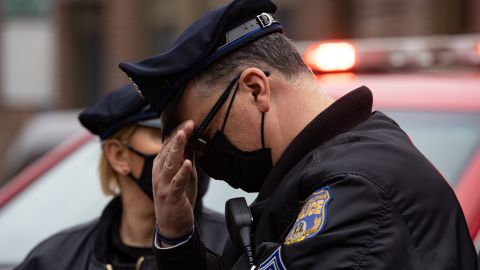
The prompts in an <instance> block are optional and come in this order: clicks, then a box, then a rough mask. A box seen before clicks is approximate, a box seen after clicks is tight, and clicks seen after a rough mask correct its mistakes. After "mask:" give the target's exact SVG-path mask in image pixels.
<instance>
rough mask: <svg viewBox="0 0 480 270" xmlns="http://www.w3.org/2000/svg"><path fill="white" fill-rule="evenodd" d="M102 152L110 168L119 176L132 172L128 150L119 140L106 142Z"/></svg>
mask: <svg viewBox="0 0 480 270" xmlns="http://www.w3.org/2000/svg"><path fill="white" fill-rule="evenodd" d="M102 150H103V153H104V154H105V157H106V158H107V160H108V163H109V164H110V166H111V167H112V168H113V169H114V170H115V171H116V172H117V173H118V174H119V175H128V174H129V173H130V172H131V171H132V169H131V167H130V155H129V152H128V149H127V148H126V147H125V146H124V145H123V144H122V143H120V142H119V141H118V140H106V141H104V142H103V143H102Z"/></svg>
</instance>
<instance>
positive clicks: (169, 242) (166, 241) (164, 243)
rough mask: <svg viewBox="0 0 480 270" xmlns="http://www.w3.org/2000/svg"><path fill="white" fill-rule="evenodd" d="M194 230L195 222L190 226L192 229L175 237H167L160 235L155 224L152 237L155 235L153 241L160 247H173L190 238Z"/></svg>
mask: <svg viewBox="0 0 480 270" xmlns="http://www.w3.org/2000/svg"><path fill="white" fill-rule="evenodd" d="M194 230H195V224H194V225H193V226H192V229H190V230H189V231H187V232H186V233H184V234H183V235H181V236H179V237H175V238H169V237H166V236H164V235H162V233H161V231H160V229H159V228H158V226H157V225H155V230H154V233H155V235H154V237H155V243H156V245H159V247H160V248H171V247H175V246H178V245H181V244H183V243H185V242H188V240H190V238H192V235H193V232H194Z"/></svg>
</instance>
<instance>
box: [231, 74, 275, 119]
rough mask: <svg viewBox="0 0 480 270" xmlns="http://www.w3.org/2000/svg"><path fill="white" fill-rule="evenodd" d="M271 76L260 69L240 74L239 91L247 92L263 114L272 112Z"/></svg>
mask: <svg viewBox="0 0 480 270" xmlns="http://www.w3.org/2000/svg"><path fill="white" fill-rule="evenodd" d="M268 76H269V74H268V73H266V72H264V71H263V70H261V69H258V68H254V67H252V68H247V69H245V70H244V71H243V72H242V73H241V74H240V79H239V81H238V83H239V91H246V92H247V93H248V94H250V95H251V96H252V101H253V102H255V105H256V106H257V107H258V109H259V110H260V111H261V112H268V111H269V110H270V83H269V81H268Z"/></svg>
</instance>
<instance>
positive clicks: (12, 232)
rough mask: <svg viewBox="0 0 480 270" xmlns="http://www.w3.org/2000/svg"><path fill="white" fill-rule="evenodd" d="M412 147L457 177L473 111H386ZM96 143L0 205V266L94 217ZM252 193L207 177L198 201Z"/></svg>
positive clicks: (215, 204)
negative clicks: (52, 236)
mask: <svg viewBox="0 0 480 270" xmlns="http://www.w3.org/2000/svg"><path fill="white" fill-rule="evenodd" d="M386 113H387V114H388V115H389V116H390V117H392V118H393V119H394V120H395V121H397V122H398V123H399V125H400V126H401V127H402V128H403V129H404V130H405V131H406V132H407V133H408V134H409V136H410V137H411V138H412V140H413V142H414V143H415V145H416V146H417V147H418V148H419V149H420V151H422V152H423V153H424V154H425V156H427V158H429V159H430V160H431V161H432V163H433V164H434V165H435V166H436V167H437V168H438V169H439V170H440V171H441V172H442V173H443V174H444V175H445V176H446V178H447V179H449V181H450V183H451V184H452V185H455V182H456V181H457V180H458V179H459V177H461V174H462V171H463V170H464V168H465V166H466V164H468V162H469V160H470V158H471V157H472V155H473V153H474V151H476V149H478V146H479V140H480V116H479V115H478V114H477V115H475V114H461V113H442V112H408V111H386ZM99 156H100V145H99V142H98V141H97V140H91V141H89V142H88V143H86V144H85V145H84V146H82V147H81V148H80V149H79V150H77V151H75V152H74V153H72V154H71V155H69V156H68V157H67V158H66V159H64V160H63V161H62V162H60V163H59V164H57V165H56V166H55V167H54V168H53V169H51V170H50V171H48V172H47V173H46V174H44V175H42V176H41V177H40V178H39V179H37V180H36V181H35V182H34V183H33V184H32V185H31V186H29V187H28V188H27V189H26V190H25V191H23V192H21V193H20V194H18V195H17V196H16V197H15V198H14V199H13V200H12V201H10V202H9V203H8V204H7V205H5V206H4V207H3V208H2V209H0V239H1V241H0V266H1V265H2V264H5V265H8V264H10V265H15V264H17V263H18V262H19V261H21V260H22V259H23V258H24V257H25V256H26V255H27V253H28V251H29V250H31V249H32V248H33V247H34V246H35V245H36V244H38V243H39V242H40V241H41V240H43V239H45V238H46V237H48V236H49V235H51V234H53V233H55V232H57V231H59V230H61V229H64V228H67V227H70V226H73V225H75V224H79V223H83V222H87V221H89V220H92V219H94V218H96V217H98V216H99V215H100V213H101V211H102V209H103V207H104V206H105V205H106V203H107V202H108V201H109V200H110V198H108V197H105V196H103V195H102V194H101V192H100V184H99V180H98V174H97V164H98V160H99ZM241 196H244V197H246V198H247V202H249V203H251V202H252V201H253V200H254V198H255V197H256V194H247V193H244V192H242V191H240V190H235V189H232V188H231V187H229V186H228V185H227V184H226V183H224V182H223V181H211V183H210V188H209V190H208V192H207V194H206V195H205V197H204V205H205V206H206V207H209V208H211V209H214V210H216V211H218V212H223V211H224V205H225V201H226V200H228V199H229V198H233V197H241Z"/></svg>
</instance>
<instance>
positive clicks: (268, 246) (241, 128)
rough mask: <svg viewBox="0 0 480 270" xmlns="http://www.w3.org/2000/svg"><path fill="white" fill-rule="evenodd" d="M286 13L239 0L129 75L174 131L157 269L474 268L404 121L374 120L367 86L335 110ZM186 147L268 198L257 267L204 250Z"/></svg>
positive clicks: (260, 220)
mask: <svg viewBox="0 0 480 270" xmlns="http://www.w3.org/2000/svg"><path fill="white" fill-rule="evenodd" d="M275 10H276V7H275V5H274V4H273V3H272V2H271V1H269V0H235V1H233V2H232V3H231V4H229V5H228V6H226V7H223V8H219V9H216V10H213V11H211V12H209V13H207V14H205V15H204V16H202V17H201V18H200V19H198V20H197V21H196V22H195V23H193V24H192V25H191V26H190V27H189V28H188V29H187V30H186V31H185V32H184V33H183V34H182V36H181V37H180V38H178V39H177V41H176V42H175V43H174V44H173V46H172V47H171V48H170V49H169V50H167V51H166V52H165V53H163V54H158V55H156V56H153V57H151V58H149V59H146V60H145V61H140V62H138V63H135V64H127V63H123V64H121V66H120V67H121V68H122V70H123V71H124V72H126V73H127V75H128V76H130V77H131V79H132V80H133V82H135V83H136V84H137V85H138V88H139V90H140V91H141V93H142V94H143V96H145V97H146V98H147V99H149V101H150V102H151V104H152V108H153V109H154V110H156V111H157V112H159V113H160V112H162V111H163V114H162V117H163V118H164V120H165V122H164V123H166V128H165V129H164V131H165V132H167V133H168V132H170V134H171V136H170V139H169V141H168V142H167V143H166V144H165V145H164V148H163V149H162V151H161V152H160V154H159V156H158V157H157V159H156V160H155V164H154V171H153V186H154V193H155V200H156V201H155V213H156V217H157V226H158V228H157V230H156V241H155V245H156V249H155V252H156V258H157V260H156V261H157V264H158V266H159V268H160V269H164V268H166V269H192V268H193V267H194V268H195V269H220V268H222V267H223V269H249V268H250V267H252V264H255V265H257V266H258V268H259V269H262V270H263V269H269V270H273V269H325V270H326V269H409V270H412V269H435V270H438V269H468V270H474V269H476V268H477V262H476V256H475V249H474V246H473V243H472V240H471V238H470V235H469V233H468V229H467V226H466V222H465V218H464V216H463V213H462V210H461V208H460V205H459V203H458V201H457V199H456V197H455V194H454V193H453V191H452V189H451V188H450V187H449V186H448V184H447V183H446V181H445V180H444V179H443V177H442V176H441V175H440V174H439V173H438V172H437V171H436V170H435V168H434V167H433V166H432V165H431V163H430V162H429V161H428V160H427V159H426V158H425V157H424V156H423V155H422V154H421V153H420V152H419V151H418V150H417V149H416V148H415V147H414V146H413V144H412V143H411V141H410V139H409V138H408V136H407V135H406V134H405V133H404V132H403V131H402V130H401V129H400V127H399V126H398V125H397V124H396V123H395V122H394V121H393V120H392V119H390V118H388V117H387V116H386V115H384V114H382V113H380V112H372V93H371V92H370V90H369V89H368V88H366V87H361V88H358V89H356V90H354V91H352V92H350V93H349V94H347V95H345V96H344V97H342V98H340V99H338V100H337V101H335V102H333V101H332V99H331V98H330V97H329V96H328V95H327V94H326V93H325V92H324V91H322V89H321V88H320V87H319V84H318V82H317V81H316V79H315V76H314V75H313V74H311V72H310V71H309V70H308V68H307V67H306V66H305V64H304V63H303V62H302V59H301V57H300V56H299V55H298V53H297V52H296V51H295V48H294V47H293V45H292V44H291V43H290V42H289V41H288V40H287V39H286V38H285V36H284V35H283V34H282V33H281V32H282V27H281V25H280V24H279V23H278V22H277V21H275V19H274V18H273V16H272V15H271V13H273V12H275ZM192 120H193V121H192ZM182 122H183V124H181V125H180V126H179V127H178V128H177V130H176V131H174V132H172V129H171V128H170V127H174V126H176V125H178V124H180V123H182ZM189 141H190V142H189ZM186 148H194V149H195V150H196V152H197V153H196V154H197V156H196V158H197V160H198V163H199V164H200V165H201V166H202V168H203V169H205V171H206V172H207V173H208V174H209V175H211V176H212V177H213V178H216V179H222V180H225V181H227V182H228V183H229V184H230V185H232V186H234V187H240V188H242V189H245V190H247V191H259V196H258V198H257V199H256V200H255V202H254V203H253V204H252V205H251V207H250V208H251V211H252V215H253V226H252V232H253V238H252V243H253V248H254V251H253V255H254V260H253V263H252V261H250V260H247V258H248V259H251V256H250V255H251V254H252V253H251V252H250V250H249V249H248V248H246V249H245V250H246V251H247V252H243V251H242V249H241V248H239V246H232V245H229V248H227V249H226V250H225V251H224V253H223V255H224V256H222V257H219V256H218V255H215V254H212V253H211V252H208V251H206V250H205V248H204V244H203V243H202V241H201V239H200V238H199V237H198V236H199V234H198V230H197V229H196V228H195V227H193V224H194V223H193V220H194V218H193V211H192V204H191V203H190V202H191V201H192V199H191V196H192V195H194V192H191V187H192V183H193V182H191V180H189V179H190V178H191V175H192V174H193V172H194V170H193V167H192V160H191V159H192V158H191V157H190V158H189V159H185V155H184V149H186ZM189 198H190V199H189ZM239 216H240V215H239ZM247 236H248V234H247ZM172 238H173V239H176V240H177V241H172ZM247 238H248V237H247ZM165 239H168V240H169V241H164V240H165ZM172 256H173V257H172ZM172 258H175V259H172ZM249 264H250V265H249Z"/></svg>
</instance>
